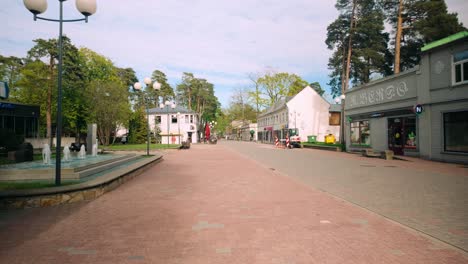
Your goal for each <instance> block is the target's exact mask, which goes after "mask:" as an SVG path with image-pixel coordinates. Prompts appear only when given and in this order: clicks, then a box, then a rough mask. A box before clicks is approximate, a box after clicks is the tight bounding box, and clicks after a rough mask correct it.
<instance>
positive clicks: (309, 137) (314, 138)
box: [307, 136, 317, 143]
mask: <svg viewBox="0 0 468 264" xmlns="http://www.w3.org/2000/svg"><path fill="white" fill-rule="evenodd" d="M307 142H308V143H315V142H317V136H307Z"/></svg>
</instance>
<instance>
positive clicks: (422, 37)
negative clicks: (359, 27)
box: [381, 0, 466, 73]
mask: <svg viewBox="0 0 468 264" xmlns="http://www.w3.org/2000/svg"><path fill="white" fill-rule="evenodd" d="M381 3H382V7H383V10H384V11H385V15H386V19H387V21H388V22H389V23H390V24H391V25H392V27H393V32H392V33H393V34H394V35H395V36H393V39H394V40H393V41H392V42H391V44H392V45H394V46H395V52H393V54H392V55H391V56H388V57H387V58H386V61H387V65H388V66H389V67H393V69H394V71H393V73H398V72H400V71H404V70H407V69H410V68H413V67H414V66H416V65H417V64H418V63H419V60H420V53H421V47H422V46H423V45H425V44H427V43H429V42H432V41H436V40H439V39H442V38H444V37H447V36H450V35H452V34H455V33H458V32H460V31H463V30H466V29H465V28H464V27H463V24H461V23H460V22H459V21H458V18H457V14H456V13H448V11H447V5H446V4H445V1H444V0H381ZM399 18H400V23H399ZM399 43H400V47H399V49H398V44H399ZM398 53H399V56H400V57H399V58H398ZM395 57H396V58H395ZM394 58H395V60H394ZM398 64H399V67H398Z"/></svg>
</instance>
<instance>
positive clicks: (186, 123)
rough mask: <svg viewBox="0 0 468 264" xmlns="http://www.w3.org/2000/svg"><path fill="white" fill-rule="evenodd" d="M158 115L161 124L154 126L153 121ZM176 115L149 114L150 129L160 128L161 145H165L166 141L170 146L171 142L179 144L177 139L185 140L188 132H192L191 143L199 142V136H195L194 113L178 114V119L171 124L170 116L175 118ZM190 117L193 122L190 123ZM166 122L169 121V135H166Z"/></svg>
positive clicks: (196, 121) (195, 117) (195, 115)
mask: <svg viewBox="0 0 468 264" xmlns="http://www.w3.org/2000/svg"><path fill="white" fill-rule="evenodd" d="M158 115H159V116H161V124H155V119H156V116H158ZM176 115H177V113H169V115H167V114H150V116H149V123H150V129H151V130H152V131H154V130H155V126H156V125H157V126H159V127H160V129H161V135H162V140H161V141H162V142H161V143H162V144H167V143H168V140H169V144H172V143H173V142H174V143H175V144H180V142H179V138H180V141H185V140H187V138H188V132H192V143H197V142H198V141H199V136H198V135H197V123H198V115H197V114H194V113H189V114H185V113H182V114H180V118H179V119H178V120H177V123H172V118H171V116H176ZM186 115H188V120H186V118H185V116H186ZM190 116H192V117H193V122H190ZM168 118H169V119H168ZM168 120H169V133H168V124H167V122H168ZM168 134H169V137H168V136H167V135H168ZM171 134H172V135H171ZM179 135H180V136H179ZM173 140H174V141H173Z"/></svg>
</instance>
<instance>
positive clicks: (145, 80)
mask: <svg viewBox="0 0 468 264" xmlns="http://www.w3.org/2000/svg"><path fill="white" fill-rule="evenodd" d="M143 82H144V83H145V84H146V85H150V84H151V78H149V77H146V78H145V79H143Z"/></svg>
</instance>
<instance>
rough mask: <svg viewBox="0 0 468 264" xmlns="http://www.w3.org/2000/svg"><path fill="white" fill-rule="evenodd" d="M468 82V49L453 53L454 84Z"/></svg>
mask: <svg viewBox="0 0 468 264" xmlns="http://www.w3.org/2000/svg"><path fill="white" fill-rule="evenodd" d="M465 82H468V50H464V51H460V52H457V53H455V54H453V84H460V83H465Z"/></svg>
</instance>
